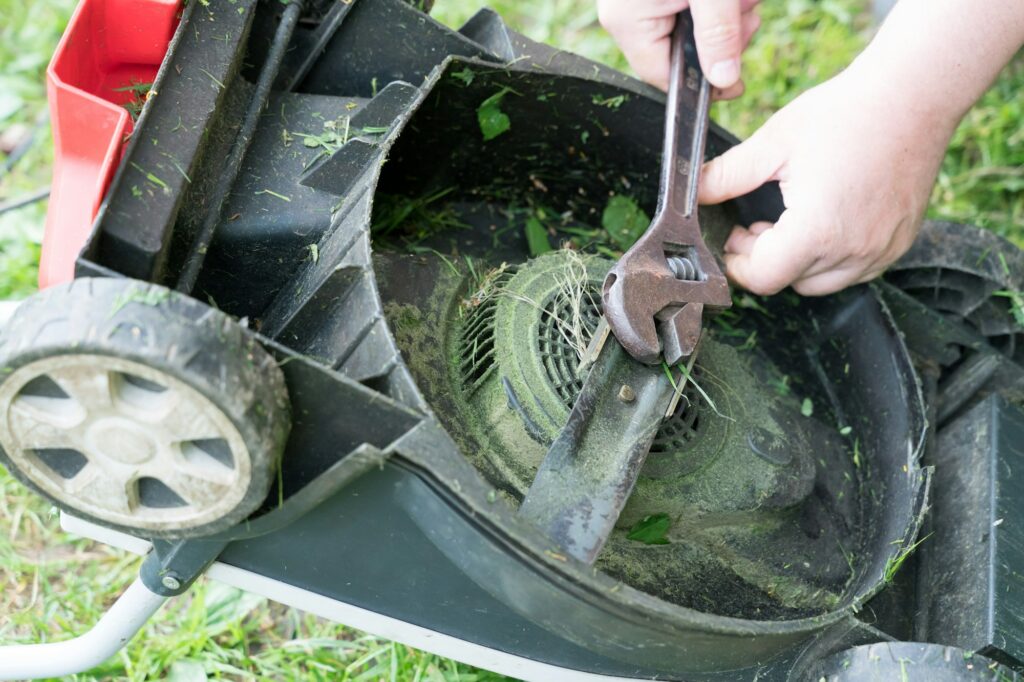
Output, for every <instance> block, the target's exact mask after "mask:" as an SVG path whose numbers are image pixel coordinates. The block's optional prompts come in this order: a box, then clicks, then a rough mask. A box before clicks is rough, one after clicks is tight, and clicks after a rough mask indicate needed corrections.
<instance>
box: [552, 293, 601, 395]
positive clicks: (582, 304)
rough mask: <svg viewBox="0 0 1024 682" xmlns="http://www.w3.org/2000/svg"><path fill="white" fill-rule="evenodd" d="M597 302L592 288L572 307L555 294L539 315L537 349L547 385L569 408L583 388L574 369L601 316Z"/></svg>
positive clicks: (572, 303) (568, 301)
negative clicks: (546, 376) (548, 383)
mask: <svg viewBox="0 0 1024 682" xmlns="http://www.w3.org/2000/svg"><path fill="white" fill-rule="evenodd" d="M598 301H600V297H599V295H598V293H597V290H596V289H590V290H588V291H584V292H582V293H581V295H580V297H579V301H578V304H576V305H574V303H577V302H574V301H572V300H571V298H570V297H569V296H567V295H565V294H559V295H556V296H553V297H552V298H551V300H550V301H549V302H548V304H547V305H546V306H544V310H543V311H542V312H541V316H540V330H539V332H540V333H539V334H538V335H537V344H538V345H537V350H538V351H539V352H540V357H541V362H543V363H544V370H545V372H547V375H548V380H549V381H550V382H551V386H552V387H553V388H554V389H555V391H557V392H558V396H559V397H560V398H561V399H562V403H563V404H564V405H565V406H566V407H568V408H570V409H571V408H572V406H573V403H575V402H576V396H578V395H579V394H580V389H582V388H583V377H578V376H576V370H577V369H578V368H579V366H580V356H581V355H582V352H583V351H584V350H586V347H587V343H589V342H590V337H591V336H593V334H594V331H595V330H596V329H597V324H598V321H599V320H600V317H601V306H600V304H599V303H598Z"/></svg>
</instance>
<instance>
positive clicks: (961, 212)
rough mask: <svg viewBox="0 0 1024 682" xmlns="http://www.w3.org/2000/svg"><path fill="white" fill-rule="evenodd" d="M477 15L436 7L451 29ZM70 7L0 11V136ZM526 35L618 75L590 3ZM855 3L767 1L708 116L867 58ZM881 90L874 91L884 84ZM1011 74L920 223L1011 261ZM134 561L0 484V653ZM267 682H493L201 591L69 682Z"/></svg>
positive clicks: (56, 2)
mask: <svg viewBox="0 0 1024 682" xmlns="http://www.w3.org/2000/svg"><path fill="white" fill-rule="evenodd" d="M480 4H481V3H480V1H479V0H438V6H437V7H436V8H435V11H434V15H435V16H436V17H438V18H440V19H441V20H442V21H444V22H446V23H449V24H453V25H457V24H459V23H461V22H462V21H464V20H465V19H467V18H468V17H469V16H471V15H472V14H473V12H474V11H476V9H477V8H478V7H479V5H480ZM70 5H71V3H70V2H69V0H48V1H47V2H32V3H26V2H23V0H0V132H2V131H3V130H5V129H7V128H9V127H11V126H12V125H16V124H22V125H32V123H33V122H34V121H35V120H36V117H37V116H38V115H39V113H40V112H41V111H42V109H43V107H44V100H45V88H44V85H43V72H44V69H45V65H46V62H47V60H48V59H49V55H50V53H51V52H52V50H53V48H54V46H55V44H56V41H57V39H58V38H59V36H60V33H61V31H62V30H63V26H64V23H65V22H66V21H67V17H68V15H69V12H70ZM491 5H492V6H493V7H494V8H495V9H497V10H498V11H499V12H500V13H501V14H502V15H503V16H505V17H506V19H507V20H508V21H509V23H510V24H511V25H512V26H514V27H516V28H518V29H520V30H522V31H524V32H525V33H527V34H528V35H529V36H531V37H533V38H535V39H537V40H542V41H545V42H549V43H552V44H556V45H559V46H561V47H563V48H565V49H567V50H572V51H576V52H579V53H582V54H584V55H586V56H589V57H591V58H594V59H597V60H599V61H603V62H605V63H608V64H610V65H612V66H615V67H618V68H623V67H624V66H625V62H624V60H623V58H622V56H621V55H620V54H619V53H618V51H617V49H616V48H615V46H614V44H613V43H612V41H611V39H610V38H609V37H608V36H607V35H606V34H605V33H604V32H603V31H602V30H601V29H600V27H599V26H597V23H596V12H595V9H594V3H593V2H592V1H591V0H562V1H560V2H550V0H497V2H494V3H491ZM864 7H865V2H863V1H862V0H820V1H812V0H766V2H764V3H763V8H762V14H763V16H764V26H763V28H762V30H761V32H760V34H759V36H758V37H757V39H756V40H755V42H754V44H753V45H752V47H751V49H750V52H749V53H748V55H749V56H748V58H747V61H746V65H745V74H746V81H747V94H746V95H745V96H744V97H743V98H742V99H740V100H738V101H735V102H726V103H719V104H717V105H715V111H714V115H715V118H716V119H717V120H718V121H719V122H721V123H722V124H723V125H725V126H726V127H727V128H729V129H731V130H733V131H734V132H736V133H737V134H739V135H741V136H745V135H749V134H750V133H751V132H752V131H753V130H755V129H756V128H757V126H758V125H760V124H761V123H763V122H764V121H765V120H766V119H767V118H768V116H770V115H771V113H772V112H774V111H775V110H776V109H777V108H778V107H780V106H782V105H783V104H785V103H786V102H788V101H789V100H791V99H792V98H793V97H795V96H796V95H797V94H799V93H800V92H801V91H803V90H804V89H806V88H808V87H810V86H812V85H814V84H815V83H818V82H821V81H822V80H825V79H826V78H828V77H829V76H831V75H832V74H834V73H836V72H837V71H838V70H839V69H841V68H842V67H843V66H844V65H845V64H846V63H847V62H848V61H849V60H850V59H851V58H852V57H853V55H855V54H856V53H857V51H858V50H859V49H860V48H861V47H862V46H863V45H864V44H865V42H866V41H867V40H868V38H869V36H870V34H869V31H870V25H869V22H868V21H867V19H866V13H865V11H864ZM879 77H884V74H881V75H880V76H879ZM1020 92H1024V59H1018V60H1017V61H1016V62H1015V64H1014V65H1012V66H1011V67H1009V68H1008V69H1007V70H1006V71H1005V72H1004V74H1003V75H1002V77H1001V78H1000V79H999V81H998V82H997V84H996V85H995V87H994V88H993V89H992V91H991V92H989V93H988V94H987V95H986V96H985V97H984V98H983V100H982V101H981V102H980V103H979V105H978V106H977V107H975V108H974V109H973V110H972V111H971V113H970V114H969V115H968V117H967V118H966V120H965V121H964V124H963V125H962V126H961V127H960V129H959V130H958V131H957V134H956V137H955V139H954V140H953V143H952V145H951V147H950V150H949V154H948V155H947V157H946V160H945V163H944V164H943V167H942V174H941V176H940V178H939V182H938V183H937V186H936V189H935V194H934V197H933V204H932V210H931V213H932V215H934V216H943V217H947V218H951V219H955V220H959V221H963V222H970V223H978V224H981V225H984V226H986V227H988V228H991V229H993V230H995V231H996V232H999V233H1000V234H1003V235H1005V236H1007V237H1009V238H1010V239H1012V240H1014V241H1015V242H1017V244H1019V245H1022V246H1024V191H1022V190H1024V125H1022V122H1024V99H1022V98H1021V97H1020ZM51 156H52V153H51V151H50V141H49V138H48V136H47V135H46V134H44V135H43V136H42V139H40V140H39V143H38V144H37V145H36V146H35V147H34V149H33V151H32V152H31V153H30V154H29V156H28V157H27V158H25V159H23V161H22V162H21V163H20V164H19V166H18V167H17V170H16V171H15V172H14V173H12V174H10V175H9V176H7V177H6V178H3V179H2V180H0V201H3V200H4V199H7V198H12V197H16V196H19V195H21V194H23V193H28V192H31V191H33V190H35V189H37V188H39V187H42V186H45V185H46V184H47V182H48V181H49V166H50V162H51ZM44 214H45V203H44V204H39V205H37V206H34V207H31V208H28V209H24V210H20V211H16V212H13V213H9V214H7V215H4V216H0V298H9V297H20V296H24V295H27V294H29V293H30V292H31V291H32V289H33V287H34V282H35V276H36V273H35V268H36V261H37V260H38V254H39V247H38V244H39V240H40V237H41V226H42V220H43V217H44ZM137 564H138V560H137V559H135V558H134V557H132V556H128V555H125V554H124V553H122V552H120V551H117V550H113V549H110V548H106V547H103V546H100V545H96V544H95V543H91V542H87V541H84V540H76V539H73V538H70V537H68V536H66V535H64V534H63V533H62V532H61V531H60V530H59V528H58V526H57V517H56V514H55V513H54V511H53V510H52V509H50V508H49V506H48V505H46V504H45V503H43V502H42V501H40V500H39V498H37V497H36V496H34V495H32V494H30V493H28V492H27V491H26V490H25V489H24V488H22V487H21V486H20V485H19V484H17V483H16V482H15V481H13V479H11V478H10V477H9V476H7V475H6V474H5V473H3V472H2V471H0V641H3V642H13V641H41V640H53V639H59V638H62V637H66V636H67V634H68V633H72V632H78V631H81V630H82V629H83V628H85V627H86V626H88V625H89V624H91V623H92V622H94V621H95V620H96V619H97V618H98V617H99V615H100V614H101V613H102V611H103V609H104V608H105V607H107V606H109V604H110V602H111V601H112V600H113V599H114V598H115V596H116V595H117V594H119V593H120V592H121V591H122V590H123V589H124V588H125V586H126V585H127V584H128V583H129V582H130V581H131V580H132V578H133V577H134V575H135V572H136V570H137ZM162 676H167V677H168V679H171V680H177V681H179V682H180V681H184V680H189V681H191V680H202V679H207V678H210V679H215V678H226V679H241V680H254V679H273V680H293V679H294V680H300V679H301V680H317V679H324V680H326V679H331V680H337V679H342V680H344V679H350V680H395V681H401V682H407V681H408V682H411V681H414V680H424V681H430V682H437V681H445V682H447V681H450V680H461V681H462V682H484V681H487V682H490V681H492V680H501V679H504V678H501V677H500V676H497V675H493V674H490V673H486V672H481V671H474V670H472V669H471V668H468V667H467V666H462V665H456V664H454V663H452V662H451V661H447V660H442V659H438V658H436V657H433V656H429V655H426V654H423V653H420V652H417V651H414V650H411V649H409V648H407V647H405V646H401V645H396V644H393V643H390V642H386V641H380V640H376V639H373V638H371V637H367V636H365V635H363V634H361V633H359V632H357V631H354V630H351V629H348V628H344V627H341V626H338V625H336V624H333V623H329V622H326V621H324V620H322V619H319V618H316V617H313V616H308V615H305V614H302V613H299V612H296V611H294V610H291V609H287V608H284V607H282V606H280V605H275V604H271V603H268V602H267V601H266V600H263V599H260V598H256V597H253V596H251V595H246V594H243V593H240V592H238V591H236V590H231V589H227V588H224V587H223V586H220V585H217V584H215V583H209V582H206V581H202V582H200V583H199V584H198V585H197V586H196V587H195V588H194V589H193V590H192V591H191V592H190V593H189V594H188V595H187V596H186V597H183V598H179V599H176V600H174V601H172V602H171V603H170V604H169V605H168V606H167V607H165V609H164V610H163V611H162V612H161V613H160V614H159V615H158V617H156V618H154V619H153V620H152V621H151V622H150V623H149V625H148V626H147V628H146V630H145V632H144V634H143V635H142V636H141V637H139V638H137V639H136V640H135V641H134V642H133V643H132V644H131V645H130V646H129V647H128V648H127V649H126V651H125V652H124V653H122V654H121V655H120V656H118V657H116V658H115V659H113V660H112V661H110V662H109V663H108V664H106V665H104V666H103V667H102V668H100V669H97V670H95V671H92V672H91V673H90V674H88V675H81V676H77V677H76V678H75V679H77V680H95V679H103V680H119V679H129V680H144V679H156V678H160V677H162Z"/></svg>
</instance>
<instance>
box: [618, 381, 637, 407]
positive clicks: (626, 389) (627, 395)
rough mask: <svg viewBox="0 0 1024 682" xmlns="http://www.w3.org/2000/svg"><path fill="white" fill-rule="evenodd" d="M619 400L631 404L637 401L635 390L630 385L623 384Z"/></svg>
mask: <svg viewBox="0 0 1024 682" xmlns="http://www.w3.org/2000/svg"><path fill="white" fill-rule="evenodd" d="M619 400H621V401H622V402H624V403H631V402H633V401H634V400H636V391H634V390H633V387H632V386H629V385H628V384H622V386H621V387H620V388H619Z"/></svg>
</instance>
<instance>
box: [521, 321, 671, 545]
mask: <svg viewBox="0 0 1024 682" xmlns="http://www.w3.org/2000/svg"><path fill="white" fill-rule="evenodd" d="M674 392H675V389H674V388H673V387H672V384H671V383H670V382H669V380H668V378H667V377H666V376H665V374H664V372H663V371H662V368H661V367H660V366H657V367H652V366H649V365H644V364H642V363H639V362H636V361H635V360H633V358H631V357H630V356H629V355H628V354H627V353H626V351H625V350H624V349H623V348H622V346H621V345H620V344H619V343H617V342H616V341H615V340H614V339H611V338H609V339H608V341H607V343H605V344H604V347H603V348H602V349H601V350H600V352H599V355H598V357H597V360H596V362H595V363H594V366H593V368H592V369H591V370H590V374H589V375H588V376H587V379H586V381H585V382H584V384H583V389H582V390H581V391H580V395H579V398H578V399H577V400H576V404H575V405H574V406H573V409H572V412H571V413H570V415H569V421H568V423H566V425H565V427H564V428H563V429H562V431H561V433H560V434H559V435H558V438H556V439H555V441H554V443H552V444H551V447H550V448H549V449H548V453H547V455H546V456H545V457H544V461H543V462H542V463H541V466H540V469H539V470H538V471H537V476H536V478H535V479H534V481H533V485H532V486H531V487H530V490H529V491H528V492H527V494H526V498H525V499H524V500H523V504H522V506H521V507H520V508H519V514H520V516H522V517H524V518H526V519H528V520H529V521H531V522H533V523H534V524H536V525H537V526H539V527H540V528H541V529H542V530H544V531H545V532H546V533H547V535H548V536H549V537H550V538H551V540H552V541H554V542H555V544H556V545H557V546H558V547H559V548H560V549H561V550H562V551H563V552H565V553H566V554H569V555H571V556H573V557H575V558H577V559H579V560H580V561H584V562H586V563H588V564H592V563H593V562H594V560H595V559H596V558H597V555H598V553H599V552H600V551H601V548H602V547H603V546H604V543H605V541H606V540H607V539H608V536H609V535H610V534H611V532H612V529H613V528H614V527H615V523H616V521H618V518H619V513H620V512H621V511H622V508H623V507H624V506H625V504H626V500H628V499H629V495H630V493H631V492H632V491H633V486H634V485H635V484H636V479H637V476H639V474H640V468H641V467H642V466H643V463H644V461H645V460H646V459H647V453H648V451H649V450H650V449H651V443H652V442H653V441H654V437H655V435H656V434H657V432H658V427H659V426H660V425H661V420H662V417H663V416H664V414H665V406H666V405H667V404H668V403H669V402H670V400H671V399H672V396H673V393H674Z"/></svg>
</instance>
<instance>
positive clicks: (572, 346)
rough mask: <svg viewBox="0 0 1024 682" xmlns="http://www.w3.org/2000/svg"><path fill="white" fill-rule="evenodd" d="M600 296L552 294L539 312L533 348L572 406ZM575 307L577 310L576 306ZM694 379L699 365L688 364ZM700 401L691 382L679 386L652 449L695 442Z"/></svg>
mask: <svg viewBox="0 0 1024 682" xmlns="http://www.w3.org/2000/svg"><path fill="white" fill-rule="evenodd" d="M600 301H601V298H600V293H599V292H598V290H597V288H591V289H590V290H588V291H586V292H583V294H582V295H581V296H580V299H579V301H578V302H574V301H572V300H571V299H570V297H569V296H567V295H566V294H565V293H559V294H558V295H556V296H553V297H552V298H551V300H550V301H548V304H547V305H546V306H544V309H543V311H542V313H541V319H540V328H539V330H538V334H537V350H538V352H539V353H540V357H541V361H542V362H543V363H544V371H545V373H546V374H547V378H548V381H550V382H551V386H552V387H553V388H554V389H555V391H556V392H557V393H558V396H559V397H560V398H561V399H562V404H564V405H565V406H566V407H567V408H569V409H572V406H573V404H574V403H575V402H576V398H577V396H579V394H580V390H581V389H582V388H583V379H584V377H580V376H577V374H576V370H577V369H578V368H579V365H580V355H581V354H582V352H583V351H584V350H585V349H586V346H587V344H588V343H589V342H590V337H591V336H593V334H594V331H595V330H596V329H597V325H598V322H599V320H600V317H601V303H600ZM576 310H578V311H579V312H578V313H576V312H575V311H576ZM693 378H694V379H696V380H697V382H698V383H700V368H699V367H696V366H695V367H694V368H693ZM704 408H705V401H704V399H703V398H702V397H701V395H700V392H699V391H697V390H696V389H695V388H694V386H693V383H692V382H688V383H687V385H686V387H685V388H684V389H683V396H682V398H681V399H680V400H679V406H678V407H677V408H676V411H675V412H674V413H673V414H672V416H671V417H669V418H668V419H666V420H665V421H663V422H662V424H661V428H660V429H659V430H658V435H657V436H655V439H654V442H653V443H652V444H651V454H665V453H670V452H679V451H680V450H685V449H687V448H688V447H690V446H691V445H692V444H693V443H695V442H696V440H697V438H698V436H699V435H700V433H701V415H702V414H703V412H704Z"/></svg>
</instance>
